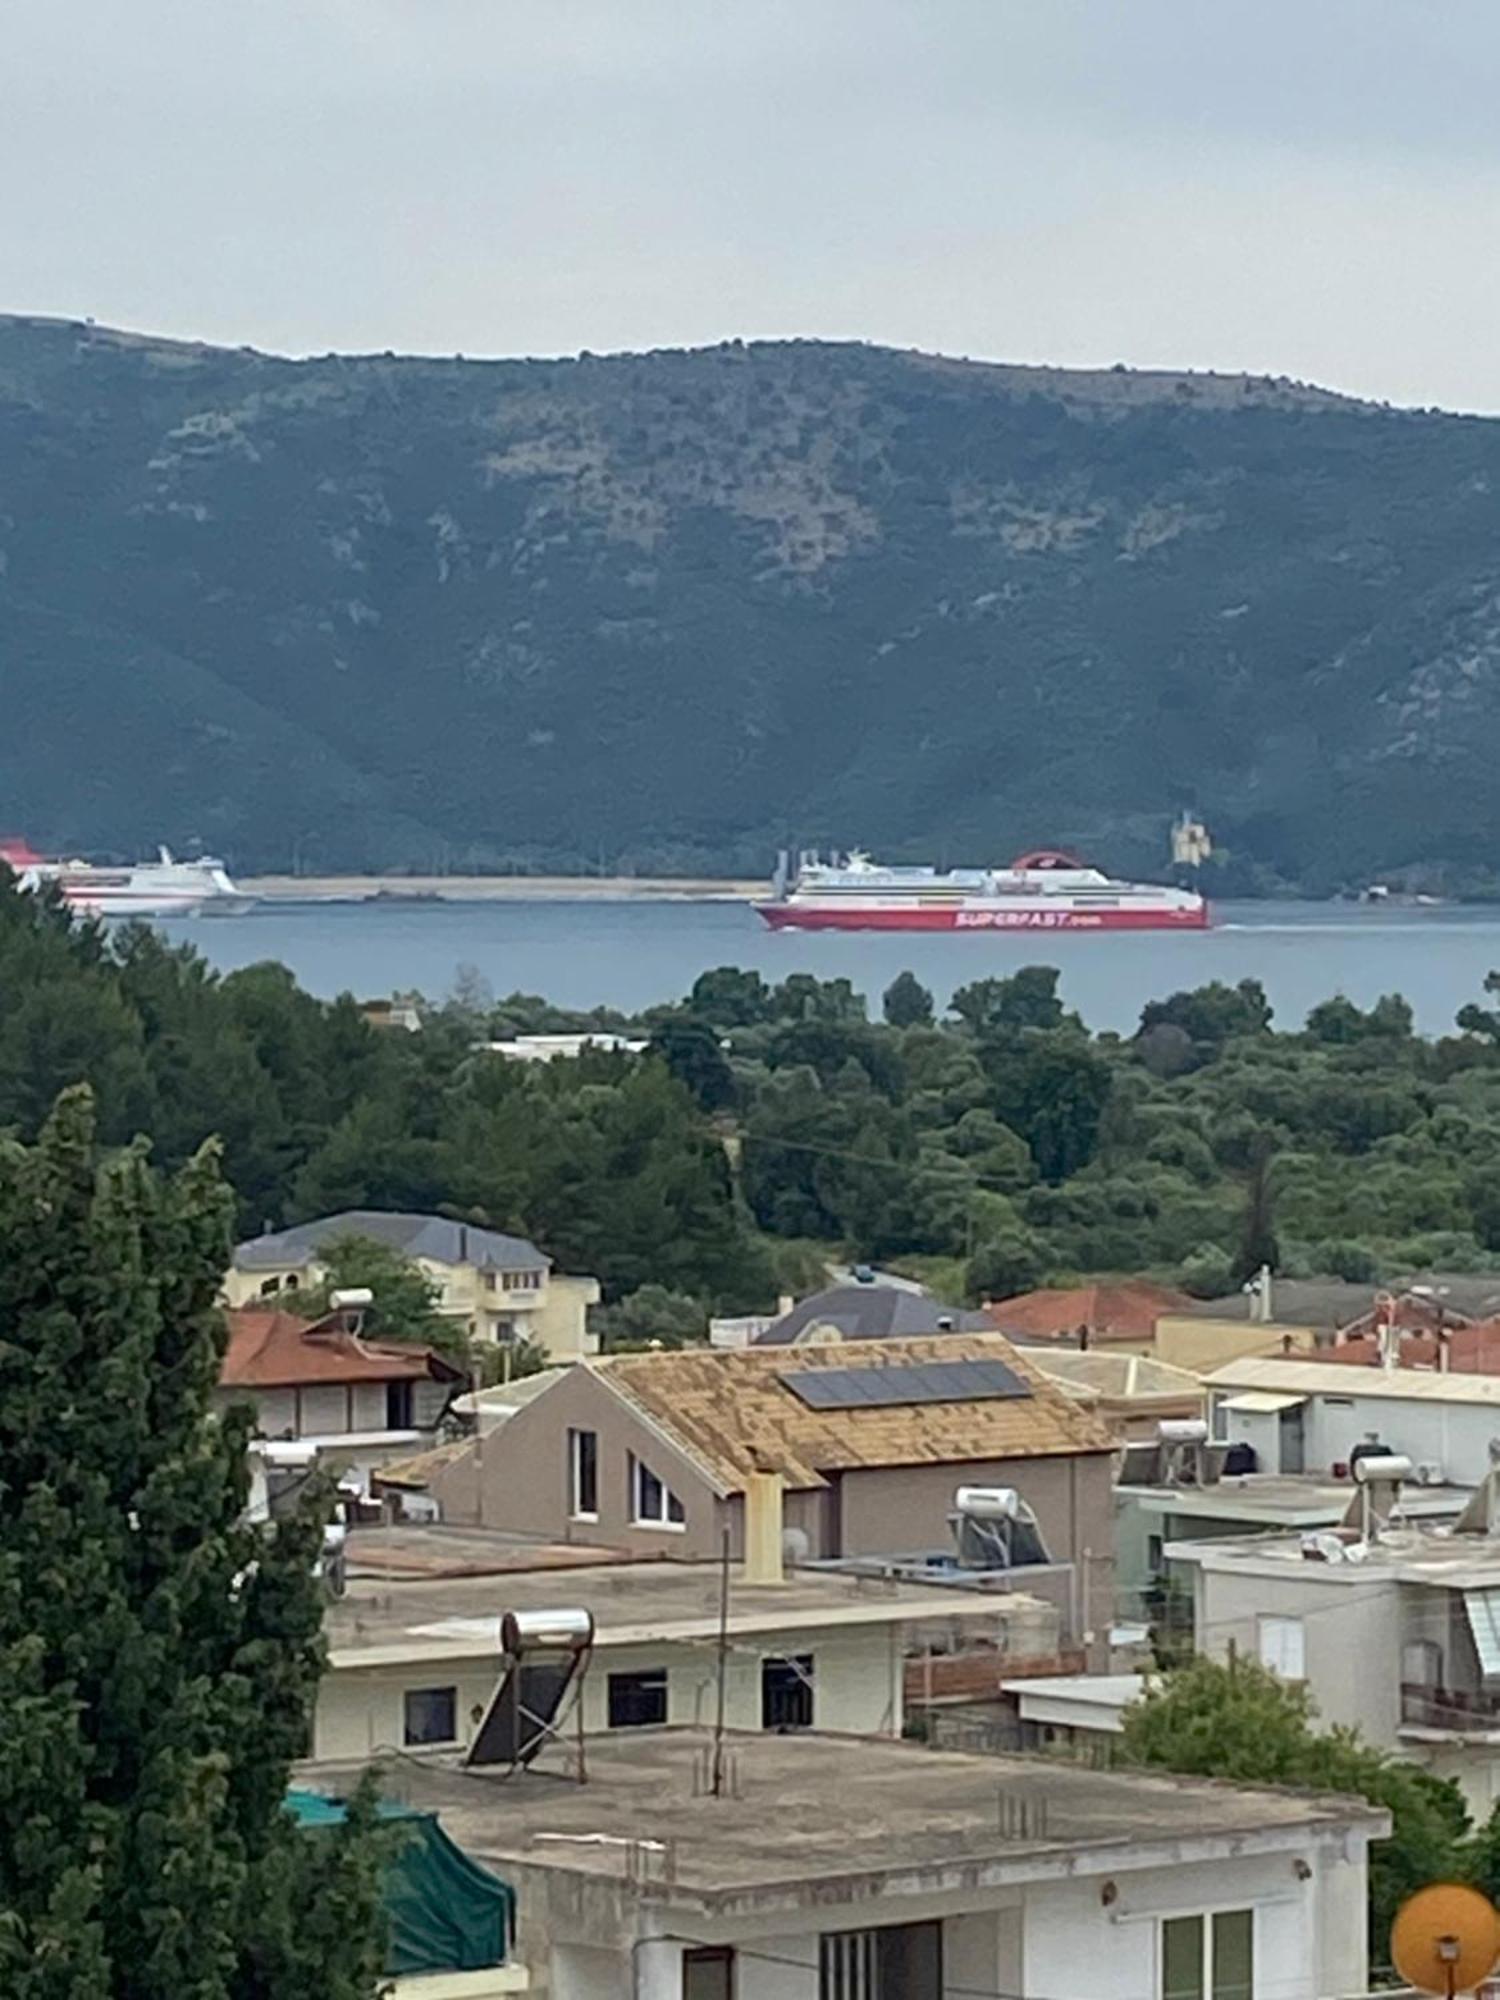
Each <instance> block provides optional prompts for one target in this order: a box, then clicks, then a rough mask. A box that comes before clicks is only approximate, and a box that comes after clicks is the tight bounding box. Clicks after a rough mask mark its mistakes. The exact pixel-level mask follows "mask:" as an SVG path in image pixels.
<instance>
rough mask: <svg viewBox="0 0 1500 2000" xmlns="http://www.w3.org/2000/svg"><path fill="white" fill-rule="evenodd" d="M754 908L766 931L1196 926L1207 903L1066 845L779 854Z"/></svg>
mask: <svg viewBox="0 0 1500 2000" xmlns="http://www.w3.org/2000/svg"><path fill="white" fill-rule="evenodd" d="M755 907H756V909H757V910H758V911H759V912H760V914H761V916H762V917H764V918H765V920H766V922H767V923H768V924H769V925H770V926H771V928H772V929H773V930H803V931H1033V930H1035V931H1158V930H1162V931H1193V930H1199V931H1201V930H1206V929H1207V928H1208V924H1209V911H1208V903H1207V901H1206V900H1205V898H1204V897H1202V896H1200V895H1198V894H1197V892H1196V891H1194V890H1192V889H1172V888H1167V887H1164V886H1163V885H1161V884H1159V883H1155V882H1117V881H1115V880H1113V879H1112V878H1111V877H1110V876H1108V875H1105V874H1102V873H1101V872H1100V870H1099V869H1097V868H1088V867H1085V866H1084V864H1083V863H1082V862H1080V861H1078V860H1077V859H1075V857H1074V856H1073V855H1071V854H1063V853H1059V852H1057V851H1055V850H1052V849H1047V848H1042V849H1038V850H1037V851H1036V852H1035V853H1032V854H1022V855H1020V856H1018V858H1017V859H1016V860H1014V861H1013V862H1011V864H1010V866H1009V867H1008V868H953V869H947V870H938V869H936V868H887V867H884V866H882V865H881V864H880V863H879V862H876V861H872V860H871V859H870V857H869V855H867V854H861V853H858V852H854V853H851V854H848V855H846V856H845V857H844V858H843V859H839V858H837V857H835V858H833V859H830V860H827V861H824V860H821V859H819V857H818V856H817V855H815V854H803V855H801V856H800V857H799V858H798V860H797V863H796V865H795V867H791V866H789V865H788V857H787V856H785V855H783V856H782V860H781V865H780V866H779V867H778V869H777V877H776V885H775V893H774V894H773V896H772V898H771V900H770V901H769V902H766V903H757V904H756V906H755Z"/></svg>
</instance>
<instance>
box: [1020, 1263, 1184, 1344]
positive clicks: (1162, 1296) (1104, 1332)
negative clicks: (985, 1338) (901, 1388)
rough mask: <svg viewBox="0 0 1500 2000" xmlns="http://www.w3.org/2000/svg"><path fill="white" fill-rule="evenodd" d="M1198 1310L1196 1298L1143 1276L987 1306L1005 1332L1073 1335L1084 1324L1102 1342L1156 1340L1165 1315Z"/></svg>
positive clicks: (1049, 1336) (1027, 1294) (1028, 1294)
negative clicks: (1169, 1288) (1155, 1283)
mask: <svg viewBox="0 0 1500 2000" xmlns="http://www.w3.org/2000/svg"><path fill="white" fill-rule="evenodd" d="M1194 1310H1195V1307H1194V1303H1193V1301H1192V1300H1191V1299H1190V1298H1188V1297H1187V1296H1186V1295H1185V1294H1184V1293H1182V1292H1173V1291H1169V1290H1168V1289H1167V1287H1166V1286H1165V1285H1152V1284H1148V1283H1147V1282H1146V1281H1145V1280H1143V1279H1127V1280H1125V1281H1124V1282H1122V1283H1120V1284H1101V1285H1081V1286H1079V1287H1078V1288H1077V1289H1076V1290H1074V1291H1065V1292H1063V1291H1040V1292H1021V1293H1019V1294H1018V1295H1017V1296H1016V1297H1015V1298H1013V1299H994V1300H991V1302H990V1303H989V1305H987V1306H986V1307H985V1311H986V1312H987V1313H988V1314H989V1317H990V1320H991V1322H992V1324H994V1325H995V1326H998V1327H999V1328H1000V1330H1001V1332H1002V1333H1027V1334H1032V1335H1034V1336H1037V1337H1040V1338H1043V1339H1072V1337H1073V1336H1074V1335H1075V1334H1076V1333H1077V1332H1078V1330H1079V1329H1080V1327H1082V1328H1086V1329H1087V1332H1088V1336H1089V1339H1090V1341H1092V1342H1100V1343H1103V1342H1107V1341H1110V1340H1150V1338H1151V1337H1152V1335H1153V1334H1154V1333H1155V1331H1156V1322H1157V1320H1158V1319H1159V1318H1160V1316H1161V1315H1162V1314H1163V1313H1183V1312H1192V1311H1194Z"/></svg>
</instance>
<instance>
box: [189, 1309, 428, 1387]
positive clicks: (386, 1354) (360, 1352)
mask: <svg viewBox="0 0 1500 2000" xmlns="http://www.w3.org/2000/svg"><path fill="white" fill-rule="evenodd" d="M224 1317H225V1318H226V1319H227V1320H228V1322H229V1345H228V1347H227V1348H226V1349H225V1352H224V1360H223V1363H222V1364H221V1366H220V1369H219V1386H220V1388H221V1389H290V1388H297V1387H306V1386H308V1385H310V1384H313V1383H318V1382H402V1381H408V1382H410V1381H425V1380H427V1379H428V1378H429V1377H430V1378H432V1379H433V1380H435V1381H440V1382H458V1381H462V1379H463V1374H462V1371H461V1370H460V1369H458V1368H455V1367H454V1366H453V1364H452V1362H450V1361H446V1360H445V1359H444V1358H443V1356H442V1355H440V1354H437V1353H435V1352H434V1351H433V1349H432V1348H430V1347H416V1346H404V1345H400V1344H398V1343H396V1342H394V1341H392V1342H390V1343H389V1344H387V1345H383V1346H382V1345H381V1344H380V1343H378V1342H376V1341H370V1340H362V1339H361V1338H360V1336H359V1335H358V1334H355V1333H350V1332H349V1331H348V1330H347V1329H346V1328H344V1327H342V1326H339V1325H337V1324H334V1323H331V1322H330V1321H328V1320H305V1319H298V1317H297V1316H296V1314H295V1313H284V1312H261V1311H258V1310H256V1309H255V1308H254V1307H245V1308H243V1309H242V1310H240V1311H239V1312H229V1313H226V1314H225V1315H224Z"/></svg>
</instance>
